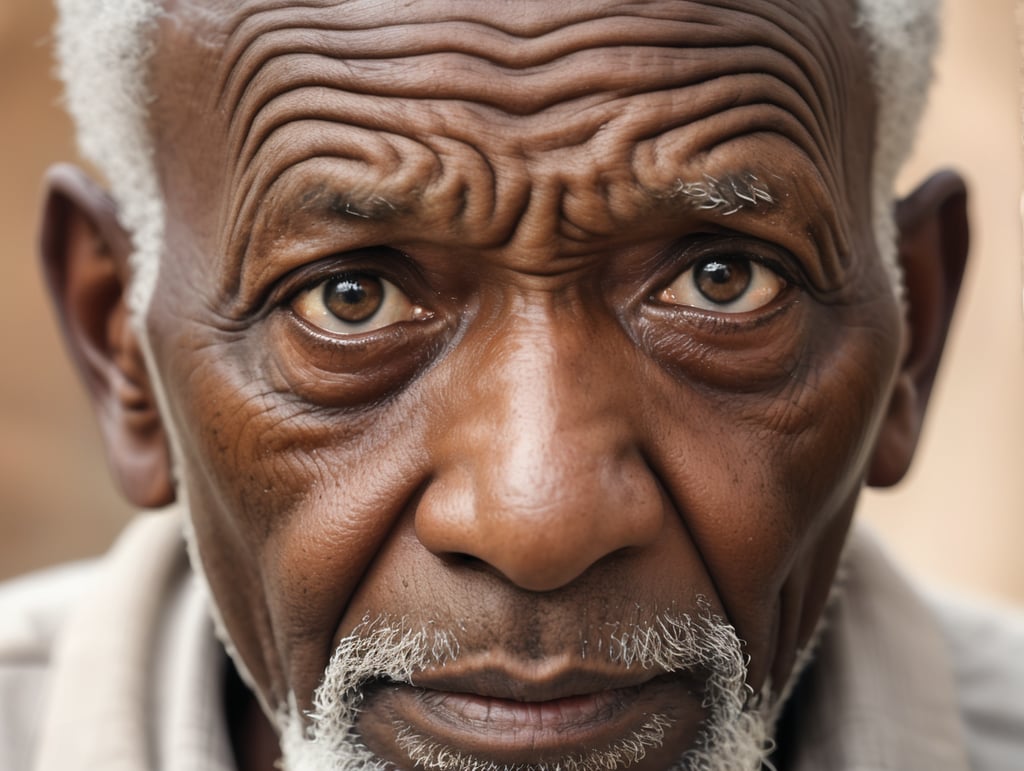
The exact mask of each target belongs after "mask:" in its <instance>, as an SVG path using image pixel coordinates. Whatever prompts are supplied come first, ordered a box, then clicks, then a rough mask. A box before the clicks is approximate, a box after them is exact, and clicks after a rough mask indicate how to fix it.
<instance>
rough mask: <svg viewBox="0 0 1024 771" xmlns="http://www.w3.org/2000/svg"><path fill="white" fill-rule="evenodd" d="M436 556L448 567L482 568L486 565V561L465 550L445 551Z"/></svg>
mask: <svg viewBox="0 0 1024 771" xmlns="http://www.w3.org/2000/svg"><path fill="white" fill-rule="evenodd" d="M437 556H438V559H440V560H441V561H442V562H444V563H445V564H446V565H448V566H449V567H470V568H472V567H475V568H478V569H483V568H485V567H486V566H487V563H486V562H484V561H483V560H482V559H480V558H479V557H474V556H473V555H472V554H467V553H466V552H458V551H453V552H445V553H444V554H439V555H437Z"/></svg>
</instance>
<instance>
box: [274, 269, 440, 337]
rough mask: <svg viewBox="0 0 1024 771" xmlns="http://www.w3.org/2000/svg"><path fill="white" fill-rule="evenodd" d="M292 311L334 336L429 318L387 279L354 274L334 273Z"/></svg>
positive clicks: (298, 300)
mask: <svg viewBox="0 0 1024 771" xmlns="http://www.w3.org/2000/svg"><path fill="white" fill-rule="evenodd" d="M291 307H292V310H293V311H294V312H295V313H296V314H297V315H298V316H299V317H301V318H302V319H304V320H305V321H307V322H308V323H309V324H311V325H313V326H314V327H317V328H318V329H322V330H324V331H325V332H330V333H331V334H335V335H354V334H360V333H364V332H372V331H374V330H377V329H383V328H384V327H387V326H390V325H391V324H397V323H399V322H402V321H418V320H421V319H424V318H428V317H429V315H430V314H429V313H427V312H426V311H425V310H424V309H423V308H421V307H419V306H417V305H415V304H414V303H413V302H412V301H411V300H410V299H409V298H408V296H407V295H406V294H405V293H404V292H403V291H402V290H400V289H399V288H398V287H397V286H395V285H394V284H393V283H391V282H390V281H388V280H387V279H384V278H381V277H379V276H375V275H373V274H372V273H363V272H356V271H350V272H344V273H337V274H335V275H333V276H330V277H329V278H327V279H326V280H325V281H321V282H320V283H319V284H317V285H315V286H313V287H310V288H309V289H307V290H305V291H303V292H301V293H300V294H299V295H298V296H297V297H296V298H295V299H294V300H293V301H292V304H291Z"/></svg>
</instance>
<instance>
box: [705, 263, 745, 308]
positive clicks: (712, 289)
mask: <svg viewBox="0 0 1024 771" xmlns="http://www.w3.org/2000/svg"><path fill="white" fill-rule="evenodd" d="M752 277H753V272H752V270H751V267H750V261H749V260H744V259H737V260H708V261H707V262H705V263H704V264H703V265H701V266H700V268H699V270H697V272H696V283H697V289H698V291H700V293H701V294H702V295H704V296H705V297H706V298H707V299H709V300H710V301H711V302H714V303H719V304H722V305H725V304H728V303H731V302H735V301H736V300H738V299H739V298H741V297H742V296H743V295H744V293H745V292H746V291H747V289H749V288H750V282H751V279H752Z"/></svg>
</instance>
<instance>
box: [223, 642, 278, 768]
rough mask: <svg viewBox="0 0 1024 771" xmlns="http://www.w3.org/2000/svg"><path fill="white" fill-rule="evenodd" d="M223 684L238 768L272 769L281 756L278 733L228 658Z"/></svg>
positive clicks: (225, 710) (225, 709) (232, 746)
mask: <svg viewBox="0 0 1024 771" xmlns="http://www.w3.org/2000/svg"><path fill="white" fill-rule="evenodd" d="M226 669H227V672H226V675H225V683H224V712H225V714H226V716H227V725H228V733H229V736H230V738H231V748H232V750H233V751H234V755H235V766H236V767H237V768H238V771H275V769H277V768H278V766H277V765H276V764H277V761H278V760H280V758H281V750H280V746H279V745H278V740H277V733H276V732H275V731H274V728H273V726H272V725H271V724H270V721H269V720H267V716H266V715H265V714H263V710H262V709H260V705H259V703H258V702H257V701H256V697H255V696H254V695H253V693H252V691H250V690H249V689H248V687H246V685H245V683H243V682H242V680H241V678H240V677H239V676H238V671H237V670H236V669H235V667H234V664H232V663H231V662H230V660H229V662H228V666H227V668H226Z"/></svg>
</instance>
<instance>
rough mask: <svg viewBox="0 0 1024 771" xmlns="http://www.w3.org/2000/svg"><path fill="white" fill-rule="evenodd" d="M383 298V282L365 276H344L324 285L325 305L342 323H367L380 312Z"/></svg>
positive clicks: (349, 274)
mask: <svg viewBox="0 0 1024 771" xmlns="http://www.w3.org/2000/svg"><path fill="white" fill-rule="evenodd" d="M383 298H384V286H383V284H382V283H381V280H380V279H379V278H375V277H374V276H368V275H365V274H360V273H347V274H343V275H341V276H338V277H337V278H336V279H334V280H333V281H328V282H327V283H326V284H325V285H324V305H325V306H327V310H329V311H330V312H331V313H332V314H334V315H335V316H337V317H338V318H339V319H341V320H342V321H350V322H360V321H366V320H367V319H369V318H370V317H371V316H373V314H375V313H376V312H377V311H378V310H380V306H381V301H382V300H383Z"/></svg>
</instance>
